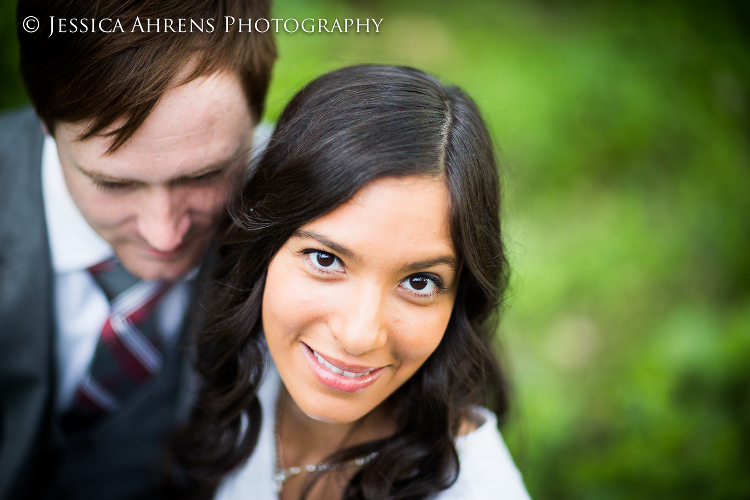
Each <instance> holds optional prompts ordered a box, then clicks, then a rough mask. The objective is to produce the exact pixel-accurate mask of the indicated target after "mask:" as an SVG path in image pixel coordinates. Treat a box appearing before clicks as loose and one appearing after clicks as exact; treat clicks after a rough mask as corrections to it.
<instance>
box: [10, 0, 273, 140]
mask: <svg viewBox="0 0 750 500" xmlns="http://www.w3.org/2000/svg"><path fill="white" fill-rule="evenodd" d="M28 16H34V17H36V18H37V19H39V20H40V22H41V26H40V27H39V29H38V30H37V31H36V32H34V33H28V32H26V31H25V30H24V29H23V27H22V22H23V20H24V19H26V18H27V17H28ZM51 16H53V18H54V19H51ZM225 16H231V17H233V18H235V19H237V20H239V19H242V20H244V21H245V23H247V20H248V19H252V20H253V23H254V21H255V20H256V19H259V18H265V19H270V17H271V16H270V0H100V1H90V0H19V2H18V9H17V17H18V26H19V28H18V38H19V42H20V47H21V75H22V77H23V81H24V84H25V86H26V90H27V92H28V94H29V97H30V98H31V102H32V104H33V105H34V107H35V108H36V112H37V114H38V115H39V117H40V118H41V119H42V121H43V122H44V123H45V125H46V126H47V128H48V129H49V131H50V133H53V134H54V127H55V124H56V123H58V122H71V123H72V122H80V121H89V122H90V126H89V127H88V129H87V130H86V132H85V133H84V134H83V135H82V136H81V139H86V138H88V137H91V136H93V135H96V134H101V133H103V132H105V131H106V135H109V136H111V137H112V144H111V147H110V151H114V150H116V149H117V148H119V147H120V146H121V145H122V144H123V143H124V142H125V141H127V140H128V139H129V138H130V137H132V135H133V134H134V133H135V132H136V130H138V128H139V127H140V126H141V125H142V124H143V122H144V120H145V119H146V117H147V116H148V115H149V113H151V111H152V110H153V109H154V107H155V106H156V105H157V103H158V102H159V99H160V98H161V97H162V96H163V95H164V93H165V92H166V91H168V90H169V89H170V88H173V87H174V86H175V85H181V84H184V83H187V82H189V81H191V80H194V79H195V78H198V77H200V76H203V75H209V74H212V73H215V72H217V71H222V70H224V71H229V72H232V73H234V74H235V75H237V76H238V77H239V78H240V81H241V83H242V86H243V89H244V92H245V95H246V97H247V100H248V104H249V106H250V113H251V116H252V117H253V118H254V119H255V120H256V121H257V120H259V119H260V116H261V115H262V113H263V106H264V101H265V98H266V92H267V90H268V85H269V82H270V79H271V69H272V67H273V62H274V60H275V58H276V47H275V44H274V41H273V36H272V34H271V31H272V30H270V29H269V30H267V31H266V32H265V33H259V32H257V31H255V30H254V29H253V31H252V32H248V30H247V24H245V26H244V29H243V32H239V30H238V29H237V25H236V24H235V25H234V26H232V28H233V29H229V30H228V31H227V32H225V30H224V22H225ZM105 18H107V19H111V20H112V21H111V22H110V21H105V22H104V23H103V26H102V27H104V28H105V29H108V30H111V29H113V28H115V26H116V25H115V20H119V22H120V24H121V26H122V31H124V32H121V31H120V30H119V29H116V30H115V31H113V32H110V33H105V32H101V31H99V21H100V20H102V19H105ZM59 19H66V20H67V21H66V29H67V32H59V30H58V28H59V24H58V23H59ZM71 19H74V20H75V21H74V22H73V21H71ZM92 19H93V20H94V21H93V25H92ZM136 19H138V21H140V26H141V27H142V30H141V29H140V28H139V25H138V24H136ZM157 19H158V20H159V26H158V28H159V31H158V32H157V31H156V30H155V22H156V21H155V20H157ZM164 19H170V20H171V21H172V27H173V29H174V31H175V32H172V31H170V30H166V31H165V26H164V24H165V23H164ZM179 19H184V20H185V21H184V24H183V30H185V31H186V32H184V33H180V32H178V30H179ZM147 20H151V25H150V32H148V31H147V27H148V25H147ZM191 20H192V21H194V23H191ZM50 23H54V29H55V32H54V34H52V35H50ZM74 24H75V25H76V32H72V30H73V28H72V26H73V25H74ZM85 24H87V25H88V26H87V27H86V30H87V32H82V31H83V29H84V28H83V25H85ZM211 25H212V26H213V29H211ZM198 26H202V27H203V31H202V32H201V31H200V29H199V28H198ZM92 27H93V29H94V32H92ZM263 27H265V26H263ZM191 29H192V33H191V32H190V31H191ZM186 68H187V69H188V70H189V73H187V74H183V73H184V72H185V71H186ZM178 77H179V80H177V78H178ZM115 124H117V127H116V128H115V129H114V130H109V129H110V128H111V127H112V126H113V125H115Z"/></svg>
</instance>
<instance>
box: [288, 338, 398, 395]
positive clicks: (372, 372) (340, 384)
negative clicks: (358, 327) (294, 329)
mask: <svg viewBox="0 0 750 500" xmlns="http://www.w3.org/2000/svg"><path fill="white" fill-rule="evenodd" d="M302 345H303V347H304V352H305V357H306V358H307V362H308V364H309V365H310V368H311V369H312V372H313V374H314V375H315V377H316V378H317V379H318V381H320V383H322V384H323V385H325V386H326V387H328V388H330V389H334V390H337V391H343V392H357V391H361V390H362V389H364V388H366V387H368V386H370V385H371V384H372V383H373V382H375V380H377V378H378V377H379V376H380V374H381V373H382V372H383V368H385V367H383V366H381V367H368V366H360V365H350V364H347V363H343V362H341V361H338V360H335V359H326V358H325V357H324V356H323V355H321V354H320V353H317V352H315V351H314V350H313V349H312V348H310V346H308V345H307V344H304V343H303V344H302Z"/></svg>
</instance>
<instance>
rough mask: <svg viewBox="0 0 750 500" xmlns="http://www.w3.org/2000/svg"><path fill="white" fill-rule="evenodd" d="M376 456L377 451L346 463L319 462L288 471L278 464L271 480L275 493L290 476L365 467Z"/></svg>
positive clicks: (290, 468) (291, 468)
mask: <svg viewBox="0 0 750 500" xmlns="http://www.w3.org/2000/svg"><path fill="white" fill-rule="evenodd" d="M280 451H281V446H280V445H279V459H281V453H280ZM377 456H378V452H377V451H373V452H372V453H370V454H369V455H367V456H364V457H357V458H355V459H353V460H348V461H346V462H341V463H337V464H328V463H325V462H321V463H319V464H307V465H305V466H303V467H289V468H288V469H283V468H280V467H279V464H278V463H277V464H276V471H275V472H274V474H273V480H274V482H275V483H276V492H279V491H281V489H282V488H283V487H284V481H286V480H287V479H289V478H290V477H292V476H296V475H297V474H301V473H302V472H303V471H307V472H330V471H332V470H339V469H344V468H346V467H352V466H354V465H356V466H358V467H360V466H362V465H365V464H366V463H368V462H369V461H370V460H372V459H373V458H375V457H377Z"/></svg>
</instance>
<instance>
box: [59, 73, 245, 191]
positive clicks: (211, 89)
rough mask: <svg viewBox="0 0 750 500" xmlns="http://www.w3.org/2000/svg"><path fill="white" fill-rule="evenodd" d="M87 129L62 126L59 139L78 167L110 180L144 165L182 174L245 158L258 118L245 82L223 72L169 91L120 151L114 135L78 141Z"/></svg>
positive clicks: (82, 125) (73, 125)
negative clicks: (113, 147)
mask: <svg viewBox="0 0 750 500" xmlns="http://www.w3.org/2000/svg"><path fill="white" fill-rule="evenodd" d="M86 126H87V124H86V123H75V124H61V125H60V126H58V127H56V134H55V136H56V139H57V140H58V141H62V142H63V143H64V146H65V145H67V147H68V149H69V153H70V154H71V155H72V156H74V158H73V159H74V160H75V163H76V164H77V165H78V166H80V167H82V168H84V169H87V170H90V169H96V171H98V172H100V173H102V174H104V175H110V176H121V175H122V174H123V173H125V172H131V171H132V170H136V171H138V170H139V169H140V167H143V168H145V169H146V170H150V169H159V170H164V169H166V170H167V171H169V170H175V171H174V172H172V174H176V175H181V174H182V172H181V170H184V169H187V170H195V169H200V168H204V167H206V166H208V165H211V164H214V163H217V162H221V161H224V160H227V159H233V158H236V157H238V156H241V155H243V154H245V153H246V152H247V151H248V150H249V149H250V147H251V142H252V130H253V120H252V117H251V115H250V112H249V109H248V105H247V100H246V99H245V95H244V92H243V91H242V87H241V85H240V82H239V79H238V78H237V77H235V76H234V75H232V74H229V73H217V74H214V75H210V76H206V77H200V78H197V79H195V80H193V81H191V82H188V83H186V84H184V85H181V86H179V87H176V88H174V89H172V90H170V91H169V92H167V93H166V94H165V96H164V98H163V99H162V100H161V101H160V102H159V104H158V105H157V106H156V107H155V108H154V110H153V111H152V113H151V114H150V115H149V116H148V117H147V118H146V120H145V121H144V123H143V125H142V126H141V127H140V128H139V129H138V130H137V131H136V133H135V134H134V135H133V137H131V138H130V139H129V140H128V141H127V142H126V143H125V144H123V145H122V146H121V147H120V148H118V149H117V150H115V151H114V152H111V153H109V152H108V148H109V146H110V144H111V137H109V136H104V135H97V136H94V137H90V138H88V139H86V140H78V139H77V138H78V137H80V135H81V134H82V133H83V132H85V130H86ZM115 128H116V125H115ZM139 166H140V167H139ZM102 169H103V171H102ZM178 170H180V171H178ZM161 173H167V172H161Z"/></svg>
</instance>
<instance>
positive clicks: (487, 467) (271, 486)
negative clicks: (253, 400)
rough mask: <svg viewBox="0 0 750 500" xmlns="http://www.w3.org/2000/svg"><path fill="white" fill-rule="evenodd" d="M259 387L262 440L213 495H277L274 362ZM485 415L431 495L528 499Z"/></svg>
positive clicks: (462, 499) (229, 498) (249, 498)
mask: <svg viewBox="0 0 750 500" xmlns="http://www.w3.org/2000/svg"><path fill="white" fill-rule="evenodd" d="M269 364H270V369H269V370H268V373H266V376H265V379H264V381H263V384H262V385H261V387H260V389H259V391H258V399H259V400H260V404H261V411H262V414H263V421H262V422H261V427H260V434H259V436H258V443H257V444H256V446H255V450H254V451H253V454H252V455H251V456H250V459H249V460H248V461H247V462H246V463H245V464H244V465H242V466H241V467H240V468H239V469H238V470H237V471H235V472H233V473H232V474H230V475H229V476H227V477H226V478H225V479H224V481H222V483H221V485H220V486H219V489H218V491H217V493H216V496H215V497H214V500H277V499H278V493H276V489H275V487H276V483H275V482H274V480H273V474H274V464H275V463H276V460H277V459H276V444H275V443H276V441H275V425H276V424H275V421H276V399H277V396H278V393H279V387H280V384H281V378H280V377H279V373H278V371H277V370H276V367H275V366H274V365H273V362H270V363H269ZM475 412H476V413H477V415H478V416H479V417H481V419H482V420H483V422H484V423H483V424H482V425H480V426H479V427H478V428H477V429H475V430H474V431H472V432H470V433H468V434H465V435H463V436H459V437H458V438H457V439H456V448H457V449H458V459H459V463H460V465H461V467H460V470H459V473H458V479H457V480H456V482H455V483H453V486H451V487H450V488H448V489H447V490H444V491H441V492H440V493H438V494H437V495H434V496H432V497H431V499H433V500H488V499H493V500H530V499H529V494H528V493H527V492H526V487H525V486H524V484H523V480H522V479H521V474H520V473H519V472H518V469H517V468H516V465H515V464H514V463H513V459H512V458H511V456H510V453H509V452H508V448H507V447H506V446H505V443H504V442H503V438H502V437H501V436H500V432H499V431H498V430H497V418H496V417H495V414H494V413H492V412H491V411H489V410H487V409H486V408H481V407H476V408H475Z"/></svg>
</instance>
